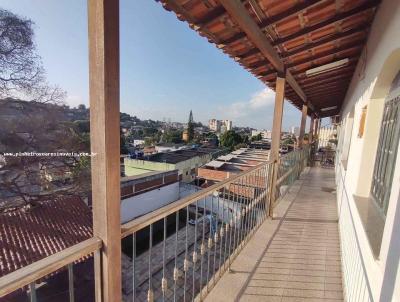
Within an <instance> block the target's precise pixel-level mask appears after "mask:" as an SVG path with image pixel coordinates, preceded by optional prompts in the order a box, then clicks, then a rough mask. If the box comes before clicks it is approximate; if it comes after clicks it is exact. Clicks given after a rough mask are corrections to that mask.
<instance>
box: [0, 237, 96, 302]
mask: <svg viewBox="0 0 400 302" xmlns="http://www.w3.org/2000/svg"><path fill="white" fill-rule="evenodd" d="M100 248H101V240H100V239H99V238H96V237H93V238H90V239H88V240H85V241H82V242H81V243H78V244H76V245H74V246H71V247H69V248H67V249H65V250H63V251H61V252H58V253H55V254H53V255H51V256H49V257H47V258H44V259H42V260H39V261H37V262H34V263H32V264H30V265H27V266H25V267H23V268H21V269H19V270H16V271H14V272H12V273H10V274H8V275H5V276H3V277H1V278H0V297H2V298H4V299H5V300H6V301H9V299H10V301H21V299H23V297H24V296H25V293H24V292H25V291H26V293H27V295H28V299H29V301H31V302H36V301H40V296H39V297H38V295H37V290H36V285H37V281H39V280H46V278H47V277H49V276H52V275H54V274H56V273H60V272H62V271H66V272H67V275H68V277H67V280H68V281H67V282H68V289H67V295H68V300H69V301H70V302H74V301H75V286H74V275H75V274H74V263H77V262H79V261H80V260H81V259H82V258H89V257H94V266H100V265H101V264H100ZM94 271H96V274H97V273H98V274H99V273H100V270H94ZM94 279H95V280H100V276H96V277H95V278H94ZM95 286H96V289H95V294H94V295H95V299H96V301H97V302H99V301H101V290H100V284H98V283H96V285H95ZM57 291H59V290H58V289H57ZM15 299H17V300H15ZM54 299H57V300H58V298H54Z"/></svg>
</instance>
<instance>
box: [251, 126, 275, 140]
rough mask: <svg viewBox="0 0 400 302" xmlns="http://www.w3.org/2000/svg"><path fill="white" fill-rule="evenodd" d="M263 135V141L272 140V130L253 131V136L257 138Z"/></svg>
mask: <svg viewBox="0 0 400 302" xmlns="http://www.w3.org/2000/svg"><path fill="white" fill-rule="evenodd" d="M259 134H261V137H262V138H263V139H268V140H270V139H271V138H272V136H271V135H272V131H271V130H254V129H253V130H251V136H257V135H259Z"/></svg>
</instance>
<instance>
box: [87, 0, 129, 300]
mask: <svg viewBox="0 0 400 302" xmlns="http://www.w3.org/2000/svg"><path fill="white" fill-rule="evenodd" d="M88 23H89V24H88V25H89V90H90V145H91V152H92V154H94V156H93V157H92V161H91V169H92V196H93V233H94V235H95V236H97V237H99V238H101V240H102V242H103V246H102V250H101V266H99V265H95V269H96V272H95V273H96V275H98V273H99V272H98V270H99V269H100V267H101V280H98V278H96V290H99V288H101V290H102V301H104V302H107V301H110V302H111V301H121V299H122V297H121V226H120V224H121V221H120V146H119V145H120V141H119V135H120V130H119V129H120V117H119V1H118V0H88ZM96 258H98V257H96ZM99 283H100V284H99ZM96 297H98V293H96Z"/></svg>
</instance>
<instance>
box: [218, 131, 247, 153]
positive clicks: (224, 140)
mask: <svg viewBox="0 0 400 302" xmlns="http://www.w3.org/2000/svg"><path fill="white" fill-rule="evenodd" d="M220 142H221V146H222V147H225V148H228V149H229V150H231V151H232V150H234V148H235V146H236V145H238V144H241V143H242V142H243V138H242V137H241V136H240V135H239V134H238V133H236V132H235V131H234V130H229V131H226V132H225V133H224V134H222V135H221V137H220Z"/></svg>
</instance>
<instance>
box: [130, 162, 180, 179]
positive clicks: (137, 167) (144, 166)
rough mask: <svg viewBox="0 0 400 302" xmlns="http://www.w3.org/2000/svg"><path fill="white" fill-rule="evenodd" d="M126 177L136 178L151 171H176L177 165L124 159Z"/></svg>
mask: <svg viewBox="0 0 400 302" xmlns="http://www.w3.org/2000/svg"><path fill="white" fill-rule="evenodd" d="M124 165H125V175H126V176H134V175H140V174H143V173H148V172H151V171H170V170H175V165H173V164H168V163H159V162H153V161H148V160H141V159H130V158H125V159H124Z"/></svg>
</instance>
